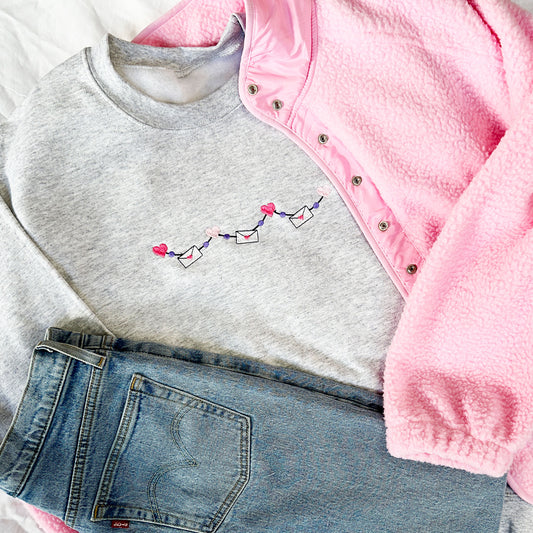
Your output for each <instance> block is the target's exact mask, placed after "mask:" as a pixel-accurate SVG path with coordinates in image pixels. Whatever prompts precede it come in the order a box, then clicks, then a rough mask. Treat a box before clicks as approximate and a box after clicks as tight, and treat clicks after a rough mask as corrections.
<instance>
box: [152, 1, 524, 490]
mask: <svg viewBox="0 0 533 533" xmlns="http://www.w3.org/2000/svg"><path fill="white" fill-rule="evenodd" d="M277 4H279V5H277V7H276V9H277V10H279V11H283V10H286V11H287V13H289V14H290V20H291V24H293V25H294V28H295V31H296V30H298V31H299V30H301V28H304V27H305V28H306V29H307V26H304V25H303V24H302V25H300V26H298V24H299V23H301V21H300V20H298V15H297V13H298V10H299V6H300V7H301V6H303V3H300V2H297V1H289V0H286V1H283V2H277ZM217 5H218V6H219V7H220V6H221V5H222V6H223V7H226V8H228V6H229V5H230V3H229V2H224V3H223V4H219V3H217ZM251 5H253V6H254V11H253V20H250V17H247V26H248V25H251V24H253V26H254V28H256V27H258V26H259V25H260V24H261V23H262V22H264V20H261V17H262V16H263V17H265V19H266V20H268V17H269V16H272V12H270V14H267V15H265V14H266V13H268V11H269V10H268V8H267V7H265V5H264V2H253V3H250V2H245V8H246V9H248V7H249V6H251ZM314 5H315V8H316V11H314V12H313V17H315V16H316V18H313V20H312V23H313V25H314V28H318V30H317V33H316V35H317V37H316V39H317V41H316V43H317V45H316V48H313V52H312V58H311V63H310V65H309V72H311V76H310V78H309V79H308V80H307V83H306V85H305V87H304V88H303V89H302V88H298V90H300V91H302V96H301V98H300V100H298V105H295V106H294V109H295V112H294V114H295V116H296V118H295V117H294V116H291V119H292V121H291V123H290V124H289V127H292V129H293V130H294V129H296V128H300V131H297V132H296V134H297V136H299V137H305V136H308V137H310V134H309V132H312V133H313V134H314V131H315V130H314V126H317V127H318V126H319V125H321V124H327V125H328V127H329V128H330V129H331V131H332V132H334V133H335V135H337V136H338V138H340V139H342V140H343V142H344V143H345V146H346V147H347V148H348V149H349V150H350V152H351V153H352V154H353V155H354V157H356V158H357V160H358V161H359V162H360V163H361V164H362V165H363V167H364V168H365V169H366V171H367V172H368V174H369V175H370V176H371V178H372V179H373V180H374V182H375V184H376V186H377V188H378V189H379V192H380V195H381V197H382V199H383V201H384V202H385V204H386V205H387V206H388V207H389V208H390V210H391V212H392V213H394V215H395V217H396V218H397V220H398V222H399V223H400V224H401V225H402V227H403V231H404V233H405V235H406V236H407V238H408V240H409V241H410V242H411V243H412V244H413V246H414V247H415V248H416V250H417V251H418V252H419V253H420V254H421V256H422V257H423V260H424V261H423V267H422V268H420V269H419V272H418V273H417V280H416V282H415V284H414V287H413V288H412V290H411V292H410V294H409V296H408V301H407V305H406V307H405V311H404V313H403V316H402V319H401V321H400V324H399V327H398V328H397V331H396V334H395V336H394V339H393V341H392V343H391V346H390V349H389V350H388V353H387V359H386V370H385V385H384V391H385V418H386V424H387V442H388V447H389V451H390V452H391V453H392V454H393V455H395V456H397V457H401V458H405V459H414V460H421V461H427V462H431V463H435V464H440V465H448V466H452V467H458V468H464V469H466V470H469V471H472V472H476V473H484V474H488V475H492V476H500V475H502V474H504V473H505V472H506V471H508V470H509V468H510V467H511V465H512V470H511V477H510V482H511V484H512V483H513V479H517V480H518V479H519V480H520V482H519V483H518V482H517V483H516V486H518V485H519V486H520V489H521V490H520V491H519V492H520V495H521V496H522V497H523V498H525V499H528V500H529V501H532V500H531V498H532V497H533V460H531V459H530V458H531V454H528V453H525V452H523V453H520V454H518V452H519V451H520V450H521V449H523V448H524V447H525V446H526V445H527V444H528V442H529V441H530V440H531V438H532V431H533V407H532V404H531V398H532V396H533V376H532V370H533V366H532V363H533V342H532V341H533V335H532V329H533V320H532V319H533V313H532V307H533V232H532V227H533V179H532V178H531V176H532V175H533V150H532V149H531V138H532V134H533V103H532V101H531V88H532V86H533V22H532V18H531V16H530V15H529V14H528V13H527V12H525V11H523V10H522V9H520V8H519V7H518V6H516V5H514V4H512V3H510V2H508V1H506V0H479V1H475V0H468V1H467V0H447V1H446V2H441V1H439V2H433V1H431V2H423V3H419V2H415V1H411V0H402V1H397V2H390V1H388V0H372V1H365V0H357V1H356V0H354V1H351V2H346V1H340V0H320V1H317V2H315V4H314ZM213 6H214V2H213V1H207V0H196V1H190V2H183V3H182V4H180V7H179V8H176V10H174V11H173V12H172V13H171V14H170V15H168V16H166V17H164V18H163V19H161V21H159V22H158V23H155V24H153V25H152V26H151V27H150V28H149V29H148V30H147V31H145V32H143V34H142V39H141V40H142V42H143V43H144V44H151V43H154V44H158V45H165V46H175V45H181V46H186V45H188V44H191V43H193V44H209V43H210V42H212V41H213V38H214V37H215V36H216V32H217V31H218V26H219V25H220V24H222V20H225V18H227V17H223V18H222V19H220V20H219V19H218V18H217V17H218V15H219V13H220V12H221V11H223V10H218V11H213V13H214V15H215V17H214V18H215V20H214V21H213V22H212V25H210V27H209V29H211V28H212V29H213V33H210V32H209V31H208V30H207V29H206V26H205V24H203V23H201V24H199V22H198V21H199V20H202V17H198V16H196V17H195V16H193V17H191V18H190V19H189V20H188V19H187V16H190V15H191V14H193V13H196V14H198V13H204V14H207V13H208V12H210V11H211V10H212V9H213ZM301 11H302V12H303V11H305V10H304V9H303V7H302V9H301ZM226 15H227V13H226ZM287 17H289V15H287ZM287 17H286V18H287ZM185 27H186V28H187V30H186V31H185V30H184V28H185ZM251 31H252V32H253V31H255V30H254V29H252V30H251ZM269 31H270V30H269ZM269 31H265V32H264V34H261V39H262V40H263V42H261V43H260V44H256V46H257V48H260V49H261V51H263V52H264V54H266V53H267V52H268V50H269V47H270V45H271V44H273V41H274V40H275V37H276V36H275V34H274V31H272V32H269ZM269 39H271V42H269ZM301 44H302V49H303V42H302V43H301ZM261 51H258V50H256V51H255V54H254V53H253V51H252V56H253V57H252V60H253V59H255V60H256V63H254V65H253V67H254V75H255V76H256V77H259V76H258V73H260V69H261V62H260V61H259V59H260V58H264V57H266V56H265V55H264V54H263V55H262V53H261ZM299 51H301V50H298V49H297V46H294V58H293V59H294V63H293V64H291V66H290V68H294V69H298V68H301V62H302V61H304V59H303V55H305V54H302V57H298V52H299ZM279 67H280V68H279V71H280V72H285V71H286V72H290V71H291V70H290V69H289V67H288V65H283V66H282V65H280V66H279ZM264 68H268V65H267V67H264ZM284 69H285V70H284ZM272 75H273V72H272V71H271V72H264V76H265V79H268V78H269V76H272ZM290 89H293V88H291V87H290V88H289V91H290ZM289 91H288V92H289ZM310 111H312V113H311V112H310ZM307 112H309V114H308V115H306V114H305V113H307ZM303 117H305V119H304V118H303ZM302 123H303V124H304V125H303V126H302ZM318 131H320V130H318ZM332 144H335V143H332ZM327 157H328V156H324V159H326V158H327ZM326 163H328V164H330V166H331V161H330V160H326ZM343 164H346V165H349V162H346V163H344V162H343V163H338V165H337V168H336V169H335V170H338V169H339V168H342V165H343ZM344 186H345V187H346V189H347V190H348V189H349V188H350V185H349V183H345V184H344ZM362 207H363V208H364V206H362ZM389 252H391V250H389ZM389 255H390V254H389ZM349 294H350V292H349V287H347V297H349Z"/></svg>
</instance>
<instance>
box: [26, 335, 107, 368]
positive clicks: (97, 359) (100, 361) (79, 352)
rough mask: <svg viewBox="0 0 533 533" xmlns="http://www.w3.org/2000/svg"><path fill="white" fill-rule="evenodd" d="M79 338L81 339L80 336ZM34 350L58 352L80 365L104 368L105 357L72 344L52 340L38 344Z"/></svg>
mask: <svg viewBox="0 0 533 533" xmlns="http://www.w3.org/2000/svg"><path fill="white" fill-rule="evenodd" d="M79 338H81V336H80V337H79ZM78 342H79V341H78ZM35 349H36V350H38V349H43V350H46V351H48V352H50V351H52V352H59V353H62V354H63V355H66V356H67V357H72V358H73V359H76V360H78V361H81V362H82V363H86V364H88V365H91V366H95V367H96V368H100V369H101V368H103V367H104V365H105V362H106V360H107V358H106V356H105V355H99V354H96V353H93V352H90V351H88V350H84V349H83V348H79V347H78V346H74V345H72V344H65V343H63V342H57V341H52V340H44V341H41V342H40V343H39V344H37V346H36V347H35Z"/></svg>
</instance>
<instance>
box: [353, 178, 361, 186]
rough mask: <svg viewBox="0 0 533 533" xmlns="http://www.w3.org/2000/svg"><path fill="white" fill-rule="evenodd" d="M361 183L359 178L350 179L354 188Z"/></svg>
mask: <svg viewBox="0 0 533 533" xmlns="http://www.w3.org/2000/svg"><path fill="white" fill-rule="evenodd" d="M362 181H363V178H362V177H361V176H353V177H352V183H353V184H354V185H355V186H359V185H361V183H362Z"/></svg>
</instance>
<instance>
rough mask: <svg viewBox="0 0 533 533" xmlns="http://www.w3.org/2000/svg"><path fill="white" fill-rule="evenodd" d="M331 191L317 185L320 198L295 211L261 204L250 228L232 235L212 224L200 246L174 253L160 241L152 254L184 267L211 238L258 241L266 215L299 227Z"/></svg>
mask: <svg viewBox="0 0 533 533" xmlns="http://www.w3.org/2000/svg"><path fill="white" fill-rule="evenodd" d="M330 192H331V189H330V188H329V187H328V186H323V187H319V188H318V189H317V193H318V194H320V198H319V199H318V200H317V201H316V202H314V203H313V205H312V207H308V206H307V205H304V206H303V207H301V208H300V209H299V210H298V211H296V212H295V213H286V212H285V211H277V210H276V206H275V205H274V204H273V203H272V202H269V203H268V204H265V205H262V206H261V212H262V213H263V218H262V219H261V220H259V221H258V222H257V224H256V226H255V227H254V228H253V229H251V230H236V231H235V233H234V234H233V235H230V234H229V233H222V232H221V231H220V228H219V227H218V226H213V227H212V228H207V229H206V230H205V233H206V235H207V236H208V237H209V239H208V240H207V241H205V242H203V243H202V244H201V245H200V246H196V245H193V246H191V247H190V248H189V249H188V250H186V251H185V252H183V253H176V252H174V251H168V246H167V245H166V244H165V243H161V244H159V245H158V246H153V247H152V251H153V252H154V254H156V255H159V256H161V257H165V256H167V255H168V257H176V258H177V259H178V260H179V262H180V263H181V264H182V265H183V266H184V267H185V268H187V267H189V266H190V265H192V264H193V263H195V262H196V261H198V259H200V258H201V257H203V255H204V254H203V253H202V251H201V250H202V248H203V249H206V248H207V247H208V246H209V244H210V243H211V241H212V240H213V239H216V238H217V237H223V238H224V239H225V240H230V239H235V242H236V244H248V243H252V242H259V232H258V229H259V228H260V227H262V226H263V225H264V223H265V220H266V218H267V217H270V218H272V217H273V215H278V216H279V217H280V218H287V217H288V218H289V220H290V221H291V222H292V224H293V226H294V227H295V228H299V227H300V226H302V225H303V224H305V223H306V222H307V221H308V220H310V219H311V218H313V216H314V215H313V210H314V209H318V208H319V207H320V202H321V201H322V200H323V198H327V197H328V196H329V194H330Z"/></svg>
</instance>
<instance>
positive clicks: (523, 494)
mask: <svg viewBox="0 0 533 533" xmlns="http://www.w3.org/2000/svg"><path fill="white" fill-rule="evenodd" d="M507 484H508V485H509V487H511V488H512V489H513V490H514V491H515V492H516V494H517V496H519V497H520V498H522V500H524V501H525V502H527V503H529V504H531V505H533V494H529V493H528V492H527V491H526V490H525V489H524V488H523V487H522V486H521V485H520V483H518V481H516V480H515V479H514V478H513V476H512V475H511V474H509V475H508V476H507Z"/></svg>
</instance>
